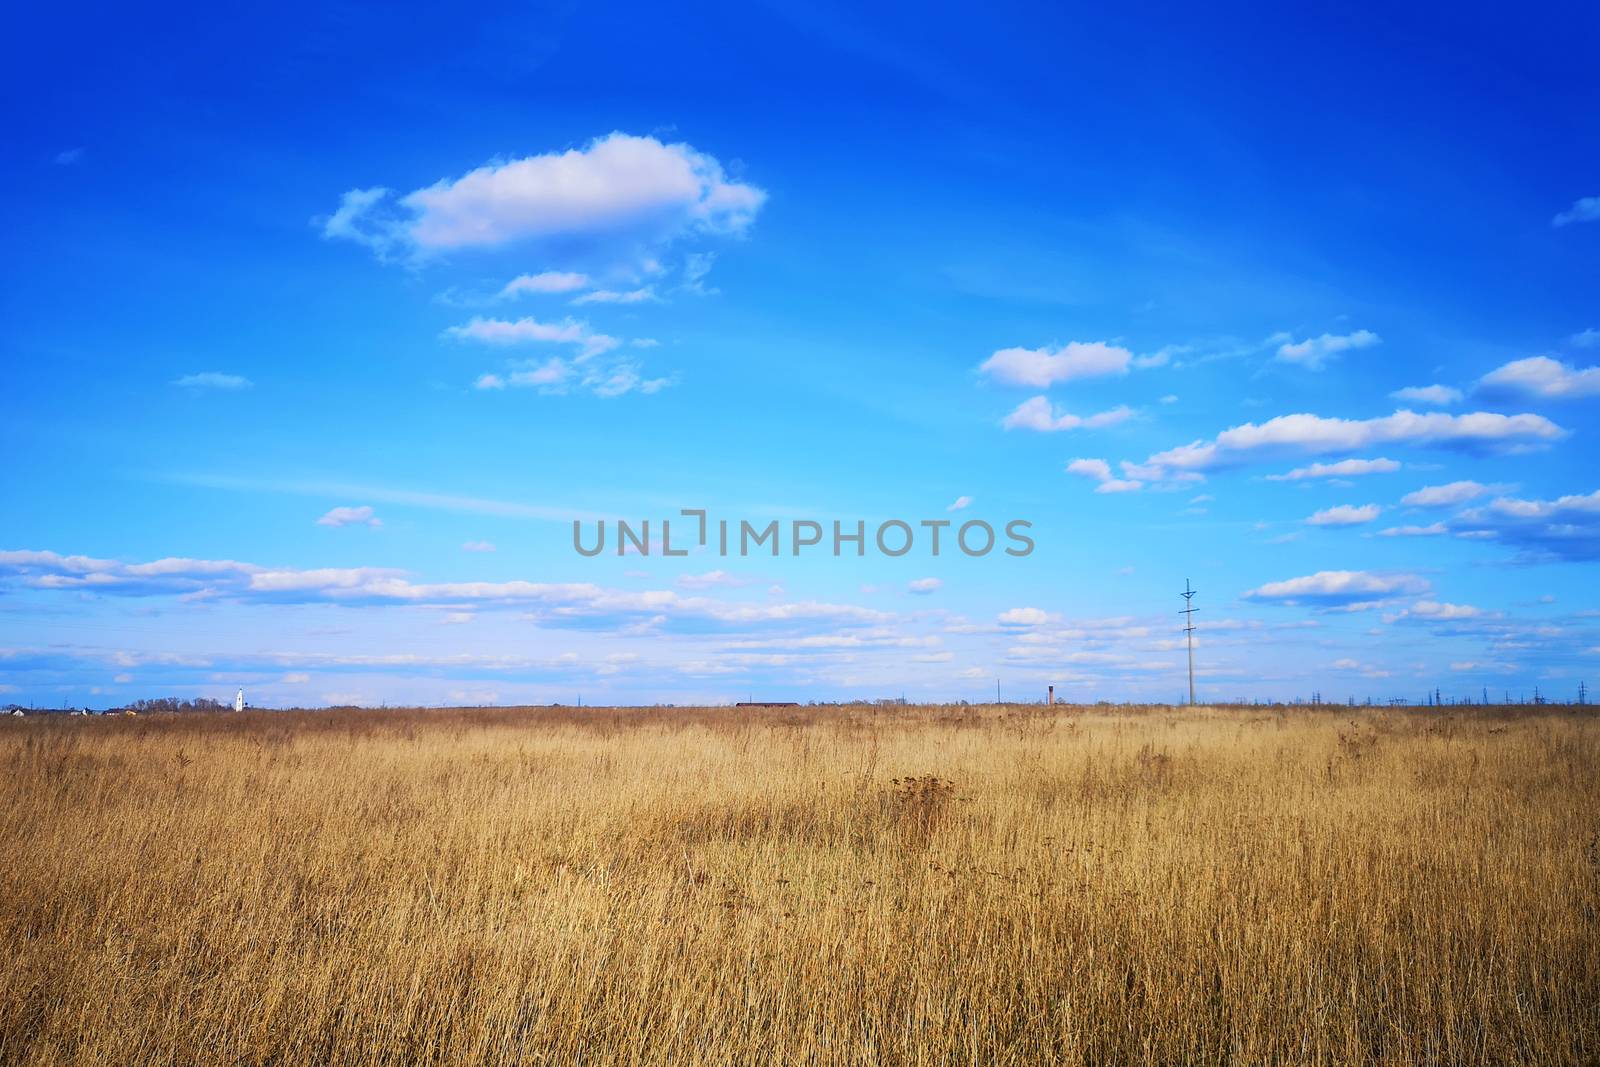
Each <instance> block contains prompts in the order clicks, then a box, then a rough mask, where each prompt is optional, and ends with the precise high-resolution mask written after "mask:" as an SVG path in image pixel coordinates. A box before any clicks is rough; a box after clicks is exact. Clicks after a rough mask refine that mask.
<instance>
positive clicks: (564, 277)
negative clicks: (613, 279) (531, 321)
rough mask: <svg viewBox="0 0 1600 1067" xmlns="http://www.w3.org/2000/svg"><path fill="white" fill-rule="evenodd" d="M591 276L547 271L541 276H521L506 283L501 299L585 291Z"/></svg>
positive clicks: (572, 272) (570, 272) (574, 272)
mask: <svg viewBox="0 0 1600 1067" xmlns="http://www.w3.org/2000/svg"><path fill="white" fill-rule="evenodd" d="M588 285H589V276H588V275H587V274H581V273H579V272H577V271H570V270H569V271H560V270H547V271H544V272H542V273H540V274H520V275H518V276H517V277H515V278H513V279H511V280H510V281H509V282H506V284H505V287H504V288H502V289H501V290H500V299H502V300H510V299H512V298H514V297H518V296H521V295H522V294H524V293H572V292H576V291H578V290H579V289H585V288H587V287H588Z"/></svg>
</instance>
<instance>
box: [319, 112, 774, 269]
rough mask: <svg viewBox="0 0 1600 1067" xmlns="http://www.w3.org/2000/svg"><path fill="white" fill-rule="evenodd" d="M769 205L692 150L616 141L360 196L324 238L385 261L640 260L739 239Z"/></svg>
mask: <svg viewBox="0 0 1600 1067" xmlns="http://www.w3.org/2000/svg"><path fill="white" fill-rule="evenodd" d="M765 200H766V193H765V192H763V191H762V190H761V189H759V188H757V187H756V186H754V185H750V184H747V183H743V182H737V181H733V180H730V179H729V178H728V176H727V174H726V173H725V171H724V169H723V166H722V164H721V163H720V162H718V161H717V160H716V159H715V158H714V157H712V156H710V155H707V154H705V153H703V152H699V151H697V150H695V149H694V148H693V147H691V146H689V145H687V144H663V143H662V142H660V141H658V140H656V139H655V138H654V137H635V136H631V135H628V134H624V133H612V134H610V135H608V136H605V137H601V138H597V139H596V140H594V141H591V142H590V143H589V144H588V145H585V146H584V147H583V148H574V149H569V150H568V151H565V152H548V153H545V154H542V155H535V156H526V157H524V158H521V159H512V160H507V161H504V162H495V163H491V164H488V165H486V166H482V167H479V168H478V169H476V170H474V171H471V172H470V173H468V174H465V175H462V176H461V177H459V178H455V179H444V180H441V181H439V182H436V183H435V184H433V185H430V186H427V187H425V188H422V189H417V190H415V191H413V192H410V193H407V194H405V195H403V196H398V197H397V196H396V195H395V194H394V193H393V192H392V191H391V190H389V189H384V188H374V189H355V190H352V191H350V192H348V193H346V194H344V197H343V198H342V199H341V201H340V204H339V207H338V209H337V210H336V211H335V212H334V213H333V214H332V215H331V216H330V217H329V218H328V219H327V220H326V221H325V222H324V224H323V231H322V232H323V235H324V236H325V237H328V238H331V239H342V240H350V241H356V242H359V243H361V244H364V245H366V246H367V247H369V248H371V249H372V250H373V251H374V252H376V253H377V254H378V255H379V257H380V258H383V259H394V258H413V259H414V258H422V257H426V256H429V255H432V254H436V253H439V252H447V251H453V250H458V249H470V248H495V247H501V246H505V245H510V244H516V243H529V242H534V243H539V244H542V245H544V246H545V247H546V248H547V249H550V250H552V251H553V252H560V253H564V254H566V255H568V256H571V257H574V258H578V257H582V256H584V255H585V254H589V255H598V256H599V257H600V258H602V259H605V260H607V261H609V262H610V263H612V264H616V263H639V262H643V261H646V260H648V259H649V258H650V257H651V256H652V255H653V254H654V253H655V252H656V251H657V250H659V249H660V248H662V247H663V246H665V245H667V244H670V243H671V242H673V241H675V240H677V239H679V238H683V237H686V236H691V235H695V234H738V233H742V232H743V231H744V230H746V229H747V228H748V227H749V225H750V223H751V222H752V220H754V218H755V216H756V213H757V212H758V211H760V209H761V205H762V203H763V202H764V201H765Z"/></svg>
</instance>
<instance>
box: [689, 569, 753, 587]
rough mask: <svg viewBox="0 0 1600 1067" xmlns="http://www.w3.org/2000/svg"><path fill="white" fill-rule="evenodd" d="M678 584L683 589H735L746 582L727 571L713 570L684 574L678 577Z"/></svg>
mask: <svg viewBox="0 0 1600 1067" xmlns="http://www.w3.org/2000/svg"><path fill="white" fill-rule="evenodd" d="M678 584H679V585H681V586H683V588H685V589H718V588H723V589H736V588H738V587H739V586H742V585H744V584H746V583H745V581H744V579H742V578H738V577H735V576H734V575H732V574H729V573H728V572H727V571H724V570H715V571H706V572H705V573H704V574H685V575H683V576H681V577H680V578H679V579H678Z"/></svg>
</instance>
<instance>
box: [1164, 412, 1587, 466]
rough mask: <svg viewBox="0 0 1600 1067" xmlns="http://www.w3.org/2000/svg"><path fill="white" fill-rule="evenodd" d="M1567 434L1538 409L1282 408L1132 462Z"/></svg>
mask: <svg viewBox="0 0 1600 1067" xmlns="http://www.w3.org/2000/svg"><path fill="white" fill-rule="evenodd" d="M1566 435H1567V431H1565V430H1563V429H1562V428H1561V427H1560V426H1557V425H1556V424H1555V423H1553V422H1551V421H1550V420H1549V419H1547V418H1545V417H1544V416H1542V415H1531V414H1523V415H1501V414H1498V413H1495V412H1488V411H1475V412H1472V413H1470V414H1466V415H1446V414H1443V413H1440V412H1428V413H1426V414H1418V413H1417V412H1414V411H1404V410H1402V411H1397V412H1395V413H1394V414H1393V415H1385V416H1382V417H1380V418H1374V419H1338V418H1324V417H1323V416H1321V415H1309V414H1296V415H1279V416H1278V417H1277V418H1274V419H1268V420H1267V421H1266V422H1264V423H1261V424H1260V425H1257V424H1255V423H1250V422H1247V423H1245V424H1243V425H1242V426H1234V427H1231V428H1230V429H1227V430H1224V431H1222V432H1221V433H1219V434H1218V435H1217V436H1216V438H1215V439H1213V440H1211V441H1195V442H1193V443H1191V444H1187V445H1180V446H1178V447H1177V448H1171V449H1168V450H1167V451H1165V452H1158V453H1156V454H1155V455H1153V456H1151V457H1150V458H1149V459H1148V460H1146V461H1145V463H1144V464H1143V465H1141V466H1139V467H1137V468H1136V469H1138V470H1139V471H1141V472H1150V473H1151V476H1152V477H1154V476H1156V475H1157V474H1161V475H1166V476H1170V474H1171V472H1174V471H1178V472H1183V471H1189V472H1199V471H1206V470H1212V469H1215V468H1219V467H1228V466H1237V465H1239V464H1242V463H1248V462H1250V461H1251V460H1254V459H1258V458H1264V457H1271V456H1275V455H1281V454H1282V453H1285V452H1300V453H1310V454H1319V453H1328V452H1355V451H1358V450H1360V449H1363V448H1372V447H1375V446H1379V445H1387V444H1409V445H1419V446H1423V445H1427V446H1434V447H1442V448H1457V449H1469V450H1474V449H1475V450H1483V451H1500V452H1505V451H1520V450H1525V449H1527V448H1529V447H1534V446H1537V445H1541V444H1546V443H1548V442H1551V441H1556V440H1559V439H1561V438H1563V437H1565V436H1566ZM1135 476H1137V475H1135Z"/></svg>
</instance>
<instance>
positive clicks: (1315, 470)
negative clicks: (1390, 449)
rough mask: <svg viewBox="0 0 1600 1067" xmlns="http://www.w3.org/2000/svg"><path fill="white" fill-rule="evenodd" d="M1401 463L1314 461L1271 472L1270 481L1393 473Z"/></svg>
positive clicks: (1343, 460)
mask: <svg viewBox="0 0 1600 1067" xmlns="http://www.w3.org/2000/svg"><path fill="white" fill-rule="evenodd" d="M1399 469H1400V464H1398V463H1396V462H1395V461H1394V460H1392V459H1341V460H1340V461H1339V462H1337V463H1313V464H1311V465H1310V466H1308V467H1296V468H1295V469H1294V470H1292V471H1290V472H1289V473H1288V474H1269V475H1267V481H1269V482H1300V481H1305V480H1306V479H1308V478H1353V477H1356V476H1357V475H1362V474H1393V473H1394V472H1395V471H1397V470H1399Z"/></svg>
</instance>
